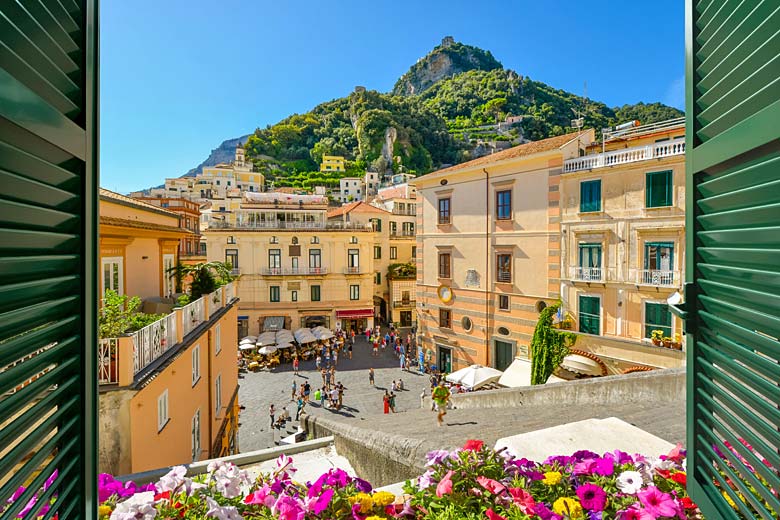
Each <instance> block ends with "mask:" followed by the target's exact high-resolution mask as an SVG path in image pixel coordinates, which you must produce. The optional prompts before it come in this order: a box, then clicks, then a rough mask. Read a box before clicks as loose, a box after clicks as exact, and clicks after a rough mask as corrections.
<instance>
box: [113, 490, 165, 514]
mask: <svg viewBox="0 0 780 520" xmlns="http://www.w3.org/2000/svg"><path fill="white" fill-rule="evenodd" d="M156 516H157V510H156V509H155V508H154V491H144V492H143V493H136V494H135V495H133V496H131V497H130V498H128V499H127V500H123V501H122V502H119V503H117V505H116V508H115V509H114V510H113V511H112V512H111V520H152V518H154V517H156Z"/></svg>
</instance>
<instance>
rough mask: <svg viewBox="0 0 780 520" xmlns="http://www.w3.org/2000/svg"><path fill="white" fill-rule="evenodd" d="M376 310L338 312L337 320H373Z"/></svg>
mask: <svg viewBox="0 0 780 520" xmlns="http://www.w3.org/2000/svg"><path fill="white" fill-rule="evenodd" d="M373 317H374V309H357V310H349V311H336V319H339V320H340V319H344V318H373Z"/></svg>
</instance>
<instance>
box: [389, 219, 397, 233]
mask: <svg viewBox="0 0 780 520" xmlns="http://www.w3.org/2000/svg"><path fill="white" fill-rule="evenodd" d="M397 234H398V224H397V223H396V222H393V221H392V220H391V221H390V236H391V237H394V236H396V235H397Z"/></svg>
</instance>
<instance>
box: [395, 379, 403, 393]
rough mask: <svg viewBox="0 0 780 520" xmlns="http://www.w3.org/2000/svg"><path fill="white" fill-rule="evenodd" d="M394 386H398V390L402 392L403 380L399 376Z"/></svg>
mask: <svg viewBox="0 0 780 520" xmlns="http://www.w3.org/2000/svg"><path fill="white" fill-rule="evenodd" d="M395 386H396V387H398V391H399V392H402V391H403V389H404V380H403V379H401V378H400V377H399V378H398V384H397V385H395Z"/></svg>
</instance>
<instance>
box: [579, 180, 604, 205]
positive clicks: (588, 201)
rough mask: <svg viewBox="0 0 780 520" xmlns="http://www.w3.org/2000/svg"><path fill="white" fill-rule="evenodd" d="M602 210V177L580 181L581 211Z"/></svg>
mask: <svg viewBox="0 0 780 520" xmlns="http://www.w3.org/2000/svg"><path fill="white" fill-rule="evenodd" d="M591 211H601V179H597V180H595V181H583V182H581V183H580V212H582V213H588V212H591Z"/></svg>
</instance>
